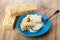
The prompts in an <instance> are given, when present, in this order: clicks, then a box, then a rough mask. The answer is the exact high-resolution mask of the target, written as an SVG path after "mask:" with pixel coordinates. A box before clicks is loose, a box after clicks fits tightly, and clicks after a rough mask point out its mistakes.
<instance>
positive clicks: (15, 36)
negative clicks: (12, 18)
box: [0, 0, 60, 40]
mask: <svg viewBox="0 0 60 40" xmlns="http://www.w3.org/2000/svg"><path fill="white" fill-rule="evenodd" d="M24 3H34V4H35V5H36V6H37V7H38V12H40V13H43V14H45V15H47V16H50V15H51V14H52V13H53V12H54V11H56V10H57V9H60V0H0V40H60V13H59V14H58V15H56V16H54V18H52V19H51V28H50V30H49V31H48V32H47V33H46V34H44V35H42V36H40V37H26V36H23V35H21V34H20V33H19V32H18V30H17V29H16V28H15V29H14V30H3V29H2V26H1V25H2V22H3V19H4V15H5V8H6V6H8V5H13V4H24Z"/></svg>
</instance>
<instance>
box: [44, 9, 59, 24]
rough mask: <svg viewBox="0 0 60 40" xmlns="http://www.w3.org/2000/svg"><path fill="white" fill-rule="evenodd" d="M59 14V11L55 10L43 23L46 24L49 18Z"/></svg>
mask: <svg viewBox="0 0 60 40" xmlns="http://www.w3.org/2000/svg"><path fill="white" fill-rule="evenodd" d="M59 12H60V10H56V11H55V12H54V13H53V14H52V15H51V16H50V17H48V18H47V19H46V20H45V21H44V23H46V22H47V21H48V20H49V19H50V18H51V17H53V16H54V15H56V14H58V13H59Z"/></svg>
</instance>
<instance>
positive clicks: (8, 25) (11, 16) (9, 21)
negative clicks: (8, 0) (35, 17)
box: [2, 4, 37, 30]
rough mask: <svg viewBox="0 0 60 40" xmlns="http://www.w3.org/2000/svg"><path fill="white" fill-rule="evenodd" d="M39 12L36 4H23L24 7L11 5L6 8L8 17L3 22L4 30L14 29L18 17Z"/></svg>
mask: <svg viewBox="0 0 60 40" xmlns="http://www.w3.org/2000/svg"><path fill="white" fill-rule="evenodd" d="M36 10H37V7H36V6H35V5H34V4H23V5H11V6H8V7H7V8H6V15H5V18H4V21H3V24H2V26H3V28H4V29H8V30H9V29H10V30H12V29H13V25H14V22H15V19H16V16H21V15H23V14H26V13H28V12H32V11H33V12H34V11H36Z"/></svg>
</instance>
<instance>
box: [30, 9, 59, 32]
mask: <svg viewBox="0 0 60 40" xmlns="http://www.w3.org/2000/svg"><path fill="white" fill-rule="evenodd" d="M59 12H60V10H56V11H55V12H54V13H53V14H52V15H51V16H50V17H48V18H47V19H45V21H43V25H44V24H45V23H46V22H47V21H48V20H49V19H50V18H51V17H53V16H54V15H56V14H58V13H59ZM31 29H32V30H33V31H37V30H34V29H33V28H31Z"/></svg>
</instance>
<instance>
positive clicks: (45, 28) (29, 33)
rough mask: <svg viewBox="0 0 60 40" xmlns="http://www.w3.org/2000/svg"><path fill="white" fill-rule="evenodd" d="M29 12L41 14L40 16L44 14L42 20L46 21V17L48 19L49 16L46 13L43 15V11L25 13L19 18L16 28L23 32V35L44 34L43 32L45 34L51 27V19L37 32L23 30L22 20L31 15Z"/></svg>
mask: <svg viewBox="0 0 60 40" xmlns="http://www.w3.org/2000/svg"><path fill="white" fill-rule="evenodd" d="M29 14H32V15H34V14H36V15H39V16H42V20H43V21H44V20H45V19H47V16H45V15H43V14H41V13H38V12H30V13H28V14H25V15H23V16H21V17H20V18H19V19H18V20H17V23H16V28H17V30H18V31H19V32H20V33H21V34H22V35H25V36H41V35H43V34H45V33H46V32H47V31H48V30H49V29H50V25H51V23H50V20H48V21H47V22H46V23H45V24H44V26H43V27H42V29H40V30H39V31H37V32H34V33H33V32H30V31H28V30H27V31H24V32H22V30H21V26H20V25H21V22H22V20H23V19H24V18H25V17H26V16H27V15H29Z"/></svg>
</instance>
